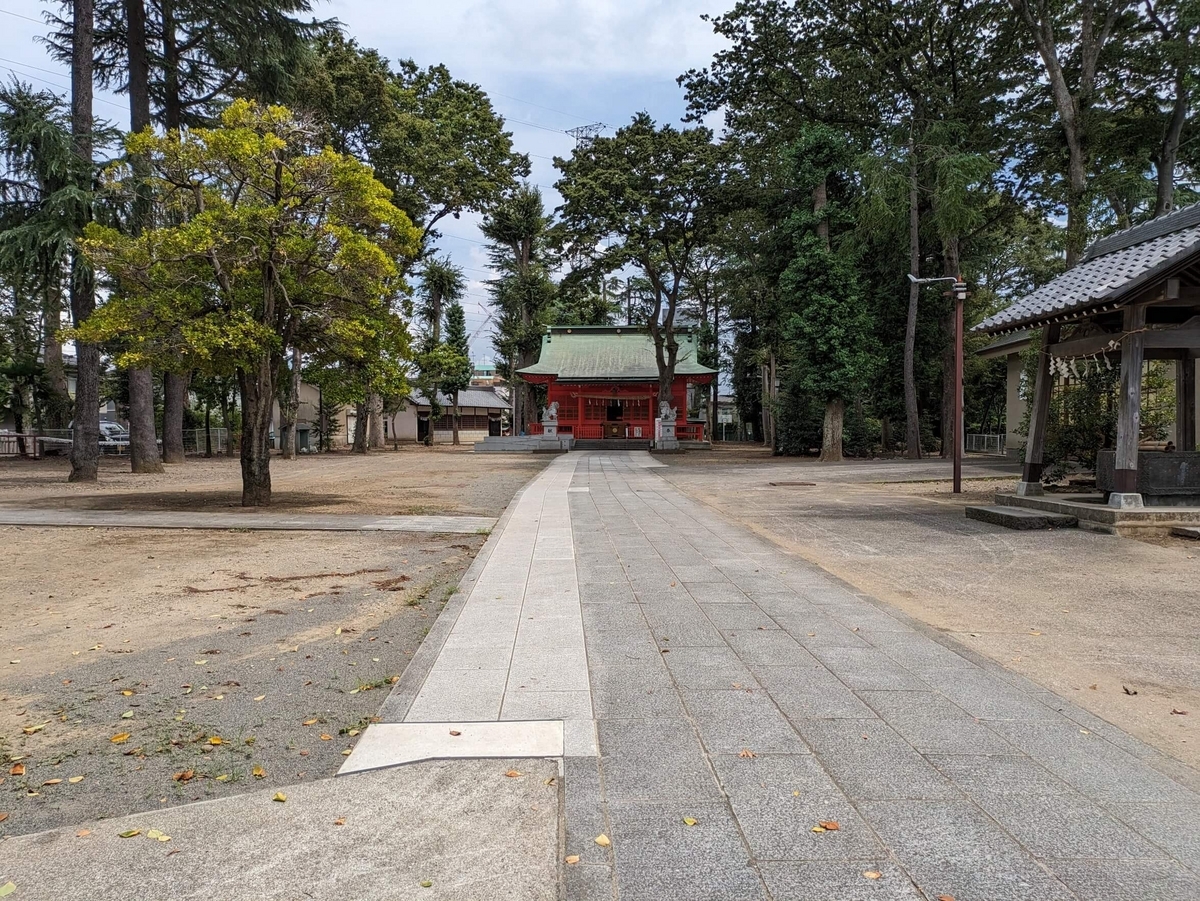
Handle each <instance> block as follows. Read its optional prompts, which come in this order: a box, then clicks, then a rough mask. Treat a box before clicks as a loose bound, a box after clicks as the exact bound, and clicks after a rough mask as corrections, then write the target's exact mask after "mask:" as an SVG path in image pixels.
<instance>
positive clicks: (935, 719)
mask: <svg viewBox="0 0 1200 901" xmlns="http://www.w3.org/2000/svg"><path fill="white" fill-rule="evenodd" d="M858 696H859V697H860V698H862V700H863V701H864V702H866V704H867V705H868V706H870V707H871V708H872V709H873V710H874V711H875V712H876V713H877V714H879V717H880V719H882V720H883V721H884V722H886V723H887V724H888V725H890V726H891V727H892V728H893V729H895V730H896V731H897V732H899V733H900V735H901V736H902V737H903V738H904V739H905V740H906V741H907V742H908V743H909V744H911V745H912V746H913V747H914V748H916V749H917V750H918V751H920V752H922V753H933V754H1015V753H1017V749H1016V748H1014V747H1013V746H1012V745H1010V744H1009V743H1008V742H1007V741H1005V740H1004V739H1003V738H1001V737H1000V736H999V735H997V734H996V733H995V732H992V731H991V730H990V729H988V728H987V726H985V725H983V724H982V723H980V722H979V721H978V720H976V719H975V718H974V717H972V716H970V715H969V714H968V713H966V712H965V711H963V710H962V709H961V708H959V707H956V706H955V705H954V704H951V703H950V702H949V701H948V700H946V698H945V697H944V696H942V695H940V694H937V693H936V692H930V691H860V692H858Z"/></svg>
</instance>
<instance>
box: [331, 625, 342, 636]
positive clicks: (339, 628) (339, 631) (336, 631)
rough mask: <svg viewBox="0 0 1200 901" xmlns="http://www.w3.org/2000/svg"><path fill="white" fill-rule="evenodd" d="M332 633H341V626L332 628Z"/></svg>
mask: <svg viewBox="0 0 1200 901" xmlns="http://www.w3.org/2000/svg"><path fill="white" fill-rule="evenodd" d="M333 634H334V635H341V634H342V627H341V626H338V627H337V628H336V629H334V630H333Z"/></svg>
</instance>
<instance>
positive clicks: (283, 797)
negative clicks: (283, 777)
mask: <svg viewBox="0 0 1200 901" xmlns="http://www.w3.org/2000/svg"><path fill="white" fill-rule="evenodd" d="M271 800H272V801H279V802H283V801H286V800H287V795H285V794H284V793H283V792H275V797H274V798H272V799H271Z"/></svg>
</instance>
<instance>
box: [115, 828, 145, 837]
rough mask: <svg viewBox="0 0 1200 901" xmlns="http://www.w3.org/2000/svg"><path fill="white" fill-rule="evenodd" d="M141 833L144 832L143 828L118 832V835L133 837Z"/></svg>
mask: <svg viewBox="0 0 1200 901" xmlns="http://www.w3.org/2000/svg"><path fill="white" fill-rule="evenodd" d="M141 834H142V830H141V829H130V830H128V831H126V832H121V833H118V835H119V836H120V837H121V838H133V837H134V836H135V835H141Z"/></svg>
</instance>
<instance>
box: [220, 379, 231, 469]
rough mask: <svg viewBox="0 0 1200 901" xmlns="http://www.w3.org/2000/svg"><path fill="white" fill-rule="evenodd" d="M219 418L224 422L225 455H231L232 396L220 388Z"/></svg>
mask: <svg viewBox="0 0 1200 901" xmlns="http://www.w3.org/2000/svg"><path fill="white" fill-rule="evenodd" d="M221 419H222V420H224V422H225V456H226V457H232V456H233V398H231V397H230V396H229V393H228V392H227V391H226V390H225V389H224V388H222V389H221Z"/></svg>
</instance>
